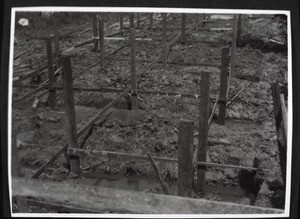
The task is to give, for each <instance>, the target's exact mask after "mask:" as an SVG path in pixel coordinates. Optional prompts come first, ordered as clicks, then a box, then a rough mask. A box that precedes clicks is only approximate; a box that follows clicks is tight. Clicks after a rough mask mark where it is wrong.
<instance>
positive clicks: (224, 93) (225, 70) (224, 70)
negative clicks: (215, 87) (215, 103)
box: [218, 48, 229, 125]
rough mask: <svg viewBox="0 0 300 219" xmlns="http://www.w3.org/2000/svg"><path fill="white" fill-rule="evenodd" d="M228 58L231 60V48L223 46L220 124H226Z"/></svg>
mask: <svg viewBox="0 0 300 219" xmlns="http://www.w3.org/2000/svg"><path fill="white" fill-rule="evenodd" d="M228 60H229V48H223V49H222V61H221V79H220V100H219V116H218V123H219V124H220V125H225V114H226V98H227V90H228Z"/></svg>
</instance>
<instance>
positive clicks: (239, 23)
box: [236, 14, 243, 46]
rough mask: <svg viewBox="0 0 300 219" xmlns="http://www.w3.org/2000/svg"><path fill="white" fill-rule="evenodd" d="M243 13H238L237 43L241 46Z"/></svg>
mask: <svg viewBox="0 0 300 219" xmlns="http://www.w3.org/2000/svg"><path fill="white" fill-rule="evenodd" d="M242 16H243V15H242V14H239V15H238V18H237V33H236V45H237V46H241V36H242Z"/></svg>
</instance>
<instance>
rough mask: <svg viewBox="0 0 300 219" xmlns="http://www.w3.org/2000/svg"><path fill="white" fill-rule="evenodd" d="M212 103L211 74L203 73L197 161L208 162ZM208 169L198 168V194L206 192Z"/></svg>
mask: <svg viewBox="0 0 300 219" xmlns="http://www.w3.org/2000/svg"><path fill="white" fill-rule="evenodd" d="M209 103H210V72H202V74H201V81H200V103H199V137H198V152H197V161H201V162H206V153H207V137H208V117H209ZM205 181H206V168H205V167H201V166H198V168H197V192H200V193H204V192H205V190H204V189H205Z"/></svg>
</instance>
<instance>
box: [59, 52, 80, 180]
mask: <svg viewBox="0 0 300 219" xmlns="http://www.w3.org/2000/svg"><path fill="white" fill-rule="evenodd" d="M63 66H64V68H63V82H64V98H65V115H66V128H67V138H68V143H69V146H70V147H72V148H78V143H77V126H76V115H75V108H74V96H73V82H72V68H71V60H70V57H64V58H63ZM70 165H71V172H72V173H73V174H75V175H77V176H78V177H81V171H80V161H79V156H74V155H72V156H70Z"/></svg>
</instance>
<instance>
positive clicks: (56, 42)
mask: <svg viewBox="0 0 300 219" xmlns="http://www.w3.org/2000/svg"><path fill="white" fill-rule="evenodd" d="M57 19H58V17H57V13H53V17H52V27H53V35H54V51H55V59H58V57H59V55H60V49H59V40H58V23H57Z"/></svg>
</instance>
